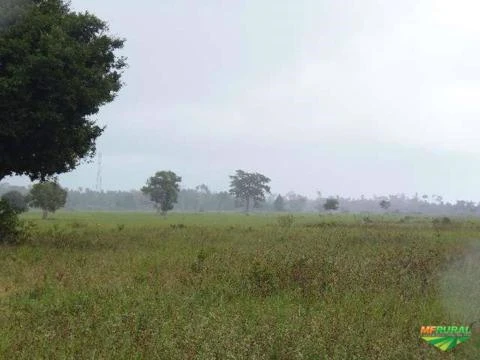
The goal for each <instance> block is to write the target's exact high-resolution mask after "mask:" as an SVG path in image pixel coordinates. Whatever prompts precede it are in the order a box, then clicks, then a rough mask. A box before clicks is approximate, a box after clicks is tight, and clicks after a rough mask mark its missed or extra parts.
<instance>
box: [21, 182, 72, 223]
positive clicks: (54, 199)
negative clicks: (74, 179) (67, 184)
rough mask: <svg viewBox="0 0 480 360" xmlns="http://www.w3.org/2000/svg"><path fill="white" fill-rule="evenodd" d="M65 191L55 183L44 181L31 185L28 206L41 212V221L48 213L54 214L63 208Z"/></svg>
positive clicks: (65, 199) (65, 197) (65, 198)
mask: <svg viewBox="0 0 480 360" xmlns="http://www.w3.org/2000/svg"><path fill="white" fill-rule="evenodd" d="M66 201H67V190H65V189H63V188H62V187H61V186H60V185H59V184H58V183H57V182H55V181H45V182H41V183H39V184H35V185H33V187H32V189H31V190H30V204H31V205H32V206H33V207H36V208H40V209H42V210H43V219H46V218H47V215H48V213H49V212H51V213H54V212H55V211H57V210H58V209H60V208H62V207H64V206H65V203H66Z"/></svg>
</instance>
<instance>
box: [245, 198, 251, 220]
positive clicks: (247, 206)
mask: <svg viewBox="0 0 480 360" xmlns="http://www.w3.org/2000/svg"><path fill="white" fill-rule="evenodd" d="M249 208H250V196H247V204H246V206H245V213H246V214H247V215H248V209H249Z"/></svg>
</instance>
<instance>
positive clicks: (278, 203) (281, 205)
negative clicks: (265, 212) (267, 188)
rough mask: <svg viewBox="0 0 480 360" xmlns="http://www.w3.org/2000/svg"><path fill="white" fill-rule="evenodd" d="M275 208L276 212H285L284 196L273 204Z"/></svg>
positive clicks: (279, 196)
mask: <svg viewBox="0 0 480 360" xmlns="http://www.w3.org/2000/svg"><path fill="white" fill-rule="evenodd" d="M273 208H274V209H275V211H285V200H284V199H283V196H282V195H278V196H277V197H276V199H275V201H274V202H273Z"/></svg>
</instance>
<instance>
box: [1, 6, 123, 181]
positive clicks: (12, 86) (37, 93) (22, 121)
mask: <svg viewBox="0 0 480 360" xmlns="http://www.w3.org/2000/svg"><path fill="white" fill-rule="evenodd" d="M1 4H2V5H1V6H2V7H1V8H0V13H1V14H3V15H2V18H1V23H0V180H1V179H2V178H3V177H5V176H8V175H13V174H16V175H27V176H29V177H30V178H31V179H32V180H35V179H41V180H44V179H45V178H46V177H49V176H51V175H54V174H57V173H63V172H67V171H70V170H72V169H74V168H75V167H76V166H77V165H78V164H79V163H80V161H81V159H83V158H89V157H92V156H93V155H94V153H95V141H96V139H97V138H98V137H99V136H100V135H101V134H102V132H103V130H104V129H103V128H101V127H99V126H98V125H96V123H95V121H94V120H93V119H92V118H91V116H92V115H95V114H96V113H97V112H98V111H99V108H100V107H101V106H102V105H104V104H107V103H109V102H111V101H112V100H113V99H114V98H115V95H116V94H117V92H118V91H119V90H120V88H121V86H122V83H121V80H120V78H121V73H122V69H124V68H125V66H126V63H125V59H124V58H123V57H117V56H116V55H115V51H116V50H117V49H120V48H122V47H123V44H124V40H122V39H118V38H115V37H112V36H109V35H108V34H107V32H108V26H107V24H106V23H105V22H104V21H102V20H100V19H99V18H97V17H96V16H94V15H92V14H89V13H88V12H86V13H75V12H73V11H71V10H70V8H69V4H68V2H66V1H63V0H31V1H20V2H19V1H12V0H6V1H5V2H4V1H2V2H1ZM21 5H22V6H21Z"/></svg>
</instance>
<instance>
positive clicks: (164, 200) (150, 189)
mask: <svg viewBox="0 0 480 360" xmlns="http://www.w3.org/2000/svg"><path fill="white" fill-rule="evenodd" d="M181 181H182V178H181V177H180V176H177V174H175V173H174V172H173V171H158V172H156V173H155V175H154V176H152V177H150V178H149V179H148V180H147V184H146V185H145V186H144V187H143V188H142V192H143V193H144V194H146V195H149V196H150V200H152V201H153V202H154V204H155V208H156V209H157V211H159V212H161V213H162V215H164V216H165V215H166V214H167V211H169V210H172V209H173V206H174V205H175V204H176V202H177V199H178V192H179V191H180V187H179V184H180V182H181Z"/></svg>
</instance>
